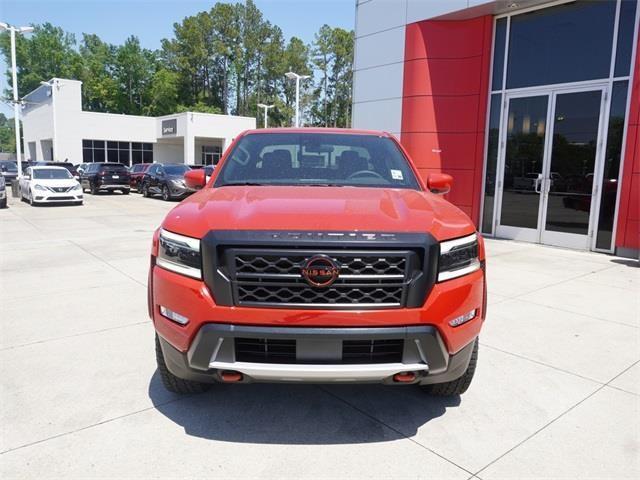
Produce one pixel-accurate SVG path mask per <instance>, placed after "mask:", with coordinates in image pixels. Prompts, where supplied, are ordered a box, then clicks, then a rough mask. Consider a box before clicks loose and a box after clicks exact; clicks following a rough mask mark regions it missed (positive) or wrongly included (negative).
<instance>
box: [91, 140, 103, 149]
mask: <svg viewBox="0 0 640 480" xmlns="http://www.w3.org/2000/svg"><path fill="white" fill-rule="evenodd" d="M93 149H94V150H97V149H98V150H104V140H94V141H93Z"/></svg>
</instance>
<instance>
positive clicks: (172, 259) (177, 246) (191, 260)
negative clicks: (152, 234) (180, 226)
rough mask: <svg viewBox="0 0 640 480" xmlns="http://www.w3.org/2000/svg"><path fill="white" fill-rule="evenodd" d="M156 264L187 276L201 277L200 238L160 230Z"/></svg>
mask: <svg viewBox="0 0 640 480" xmlns="http://www.w3.org/2000/svg"><path fill="white" fill-rule="evenodd" d="M156 265H158V266H160V267H162V268H165V269H167V270H171V271H172V272H176V273H180V274H182V275H186V276H188V277H193V278H197V279H201V278H202V266H201V265H202V258H201V256H200V240H198V239H197V238H191V237H185V236H183V235H178V234H177V233H172V232H168V231H166V230H164V229H162V230H160V238H159V242H158V258H157V260H156Z"/></svg>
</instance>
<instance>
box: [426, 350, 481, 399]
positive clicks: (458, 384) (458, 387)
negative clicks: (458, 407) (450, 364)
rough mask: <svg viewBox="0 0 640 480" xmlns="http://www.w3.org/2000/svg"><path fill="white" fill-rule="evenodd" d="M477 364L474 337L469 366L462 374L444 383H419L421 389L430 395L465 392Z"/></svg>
mask: <svg viewBox="0 0 640 480" xmlns="http://www.w3.org/2000/svg"><path fill="white" fill-rule="evenodd" d="M477 364H478V339H477V338H476V340H475V344H474V346H473V352H471V359H470V360H469V366H468V367H467V370H466V371H465V372H464V374H463V375H462V376H461V377H460V378H458V379H456V380H452V381H450V382H445V383H434V384H432V385H421V387H420V388H422V390H423V391H425V392H426V393H428V394H430V395H435V396H438V397H453V396H457V395H462V394H463V393H464V392H466V391H467V390H468V388H469V385H471V380H473V375H474V374H475V372H476V365H477Z"/></svg>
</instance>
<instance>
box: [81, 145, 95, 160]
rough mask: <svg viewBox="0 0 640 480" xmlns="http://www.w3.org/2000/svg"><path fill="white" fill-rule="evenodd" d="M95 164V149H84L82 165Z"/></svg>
mask: <svg viewBox="0 0 640 480" xmlns="http://www.w3.org/2000/svg"><path fill="white" fill-rule="evenodd" d="M91 162H93V149H91V148H83V149H82V163H91Z"/></svg>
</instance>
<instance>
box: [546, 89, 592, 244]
mask: <svg viewBox="0 0 640 480" xmlns="http://www.w3.org/2000/svg"><path fill="white" fill-rule="evenodd" d="M601 102H602V92H601V91H600V90H596V91H591V92H578V93H563V94H561V95H557V96H556V109H555V113H554V116H555V118H554V122H553V145H552V148H551V166H550V170H549V182H550V183H549V194H548V198H547V217H546V230H549V231H553V232H564V233H574V234H578V235H587V234H588V233H589V215H590V212H591V199H592V196H593V195H592V193H593V175H594V170H595V163H596V150H597V146H598V126H599V121H600V104H601Z"/></svg>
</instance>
